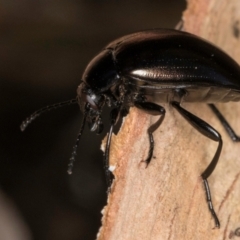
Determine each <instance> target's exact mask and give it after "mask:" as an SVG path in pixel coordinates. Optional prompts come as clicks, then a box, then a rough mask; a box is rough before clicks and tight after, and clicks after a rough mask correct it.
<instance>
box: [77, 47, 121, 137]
mask: <svg viewBox="0 0 240 240" xmlns="http://www.w3.org/2000/svg"><path fill="white" fill-rule="evenodd" d="M118 82H119V75H118V73H117V70H116V66H115V61H114V59H113V55H112V50H111V49H104V50H103V51H101V52H100V53H99V54H98V55H97V56H96V57H94V58H93V59H92V60H91V61H90V63H89V64H88V66H87V67H86V69H85V71H84V73H83V76H82V82H81V84H80V85H79V87H78V89H77V95H78V103H79V105H80V109H81V111H82V112H83V113H86V121H87V122H88V125H89V127H90V130H91V131H97V133H100V132H101V131H102V129H103V123H102V120H101V112H102V108H103V106H104V104H105V103H106V101H108V103H109V104H111V102H110V101H112V99H113V98H114V96H113V93H112V88H114V86H115V85H117V84H118Z"/></svg>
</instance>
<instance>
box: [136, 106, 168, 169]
mask: <svg viewBox="0 0 240 240" xmlns="http://www.w3.org/2000/svg"><path fill="white" fill-rule="evenodd" d="M135 106H136V107H137V108H139V109H141V110H143V111H144V112H147V113H148V114H151V115H154V116H155V115H160V118H159V119H158V120H157V121H156V122H155V123H154V124H152V125H151V126H150V127H149V128H148V130H147V131H148V136H149V150H148V156H147V158H146V160H145V161H144V162H146V164H147V165H146V168H147V167H148V164H149V163H150V162H151V160H152V156H153V150H154V138H153V134H152V133H153V132H154V131H155V130H156V129H158V127H159V126H160V125H161V123H162V121H163V119H164V117H165V109H164V108H163V107H162V106H160V105H158V104H156V103H152V102H136V103H135Z"/></svg>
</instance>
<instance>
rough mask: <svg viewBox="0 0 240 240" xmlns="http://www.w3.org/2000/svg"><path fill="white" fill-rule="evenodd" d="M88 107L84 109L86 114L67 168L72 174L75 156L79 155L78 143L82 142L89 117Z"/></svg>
mask: <svg viewBox="0 0 240 240" xmlns="http://www.w3.org/2000/svg"><path fill="white" fill-rule="evenodd" d="M86 108H87V106H85V111H84V115H83V120H82V124H81V127H80V130H79V133H78V136H77V140H76V142H75V145H74V146H73V151H72V155H71V157H70V159H69V164H68V170H67V172H68V174H69V175H71V174H72V169H73V163H74V161H75V157H76V155H77V148H78V144H79V142H80V139H81V136H82V133H83V130H84V126H85V123H86V119H87V116H88V110H87V109H86Z"/></svg>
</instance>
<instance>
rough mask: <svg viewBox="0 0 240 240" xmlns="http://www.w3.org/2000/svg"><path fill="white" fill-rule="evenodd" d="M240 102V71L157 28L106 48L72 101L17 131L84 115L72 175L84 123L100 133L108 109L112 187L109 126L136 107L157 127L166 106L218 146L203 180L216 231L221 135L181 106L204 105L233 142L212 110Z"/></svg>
mask: <svg viewBox="0 0 240 240" xmlns="http://www.w3.org/2000/svg"><path fill="white" fill-rule="evenodd" d="M153 97H154V98H153ZM153 99H154V102H153ZM239 100H240V67H239V65H238V64H237V63H236V62H235V61H234V60H233V59H232V58H230V57H229V56H228V55H227V54H225V53H224V52H223V51H221V50H220V49H219V48H217V47H215V46H213V45H212V44H210V43H209V42H207V41H205V40H203V39H201V38H199V37H197V36H194V35H192V34H189V33H186V32H182V31H177V30H168V29H156V30H150V31H142V32H138V33H134V34H130V35H127V36H124V37H122V38H119V39H117V40H115V41H113V42H111V43H110V44H108V45H107V46H106V47H105V48H104V49H103V50H102V51H101V52H100V53H99V54H98V55H97V56H96V57H95V58H93V59H92V61H91V62H90V63H89V64H88V66H87V68H86V70H85V71H84V73H83V76H82V80H81V83H80V85H79V86H78V89H77V98H76V99H73V100H70V101H67V102H63V103H59V104H54V105H51V106H47V107H45V108H43V109H40V110H39V111H37V112H35V113H34V114H33V115H31V116H30V117H29V118H28V119H26V120H25V121H24V122H23V123H22V125H21V130H22V131H23V130H24V129H25V128H26V127H27V125H28V124H29V123H30V122H31V121H32V120H34V119H35V118H36V117H37V116H39V115H40V114H41V113H42V112H45V111H46V110H50V109H53V108H57V107H61V106H64V105H67V104H70V103H78V104H79V105H80V109H81V111H82V112H83V121H82V125H81V129H80V132H79V135H78V137H77V141H76V144H75V145H74V149H73V152H72V156H71V158H70V163H69V168H68V173H69V174H71V173H72V167H73V162H74V161H75V155H76V149H77V146H78V143H79V141H80V137H81V135H82V133H83V129H84V126H85V122H86V121H87V122H88V124H89V127H90V130H91V131H96V132H97V133H101V132H102V129H103V123H102V118H101V114H102V110H103V107H104V106H105V105H107V106H108V107H111V108H112V110H111V126H110V130H109V134H108V138H107V144H106V149H105V154H104V161H105V166H104V168H105V172H106V177H107V183H108V187H110V185H111V175H110V171H109V149H110V143H111V136H112V131H113V127H114V125H115V124H116V122H117V121H118V119H119V118H121V117H123V116H125V115H126V114H127V113H128V109H129V108H130V107H137V108H140V109H142V110H143V111H145V112H146V113H148V114H151V115H159V116H160V118H159V121H158V123H159V124H158V126H159V125H160V124H161V122H162V120H163V119H164V116H165V109H164V108H163V107H162V106H160V105H159V103H169V104H171V105H172V106H173V107H174V108H175V109H176V110H177V111H178V112H179V113H180V114H181V115H182V116H183V117H184V118H185V119H186V120H187V121H188V122H189V123H190V124H191V125H192V126H193V127H194V128H195V129H197V130H198V131H199V132H200V133H201V134H203V135H204V136H206V137H208V138H210V139H212V140H214V141H216V142H218V147H217V150H216V153H215V155H214V157H213V159H212V161H211V162H210V164H209V166H208V167H207V168H206V170H205V171H204V172H203V173H202V175H201V176H202V179H203V183H204V187H205V190H206V196H207V202H208V206H209V209H210V211H211V214H212V216H213V218H214V220H215V225H216V227H220V223H219V220H218V218H217V215H216V213H215V211H214V209H213V206H212V201H211V194H210V189H209V185H208V181H207V178H208V177H209V176H210V175H211V173H212V172H213V170H214V169H215V167H216V165H217V162H218V159H219V156H220V153H221V149H222V139H221V135H220V134H219V133H218V132H217V131H216V130H215V129H214V128H213V127H211V126H210V125H209V124H208V123H206V122H205V121H203V120H201V119H200V118H198V117H197V116H195V115H193V114H192V113H190V112H188V111H187V110H186V109H184V108H183V107H181V103H182V102H206V103H208V104H209V106H210V108H211V109H212V110H213V112H214V113H215V114H216V116H217V117H218V118H219V120H220V121H221V123H222V124H223V126H224V128H225V129H226V131H227V132H228V134H229V136H230V137H231V139H232V140H233V141H239V140H240V138H239V137H238V136H237V135H236V134H235V132H234V131H233V129H232V128H231V127H230V125H229V124H228V122H227V121H226V120H225V118H224V117H223V116H222V114H221V113H220V112H219V111H218V109H217V108H216V107H215V106H214V105H213V103H214V102H228V101H239ZM155 130H156V127H153V126H150V127H149V129H148V134H149V142H150V148H149V153H148V157H147V159H146V164H149V163H150V161H151V159H152V154H153V147H154V140H153V135H152V132H153V131H155Z"/></svg>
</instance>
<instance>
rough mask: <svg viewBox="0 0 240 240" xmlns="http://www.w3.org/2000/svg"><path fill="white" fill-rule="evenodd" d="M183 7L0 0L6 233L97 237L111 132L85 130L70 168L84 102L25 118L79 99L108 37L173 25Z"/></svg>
mask: <svg viewBox="0 0 240 240" xmlns="http://www.w3.org/2000/svg"><path fill="white" fill-rule="evenodd" d="M184 8H185V1H184V0H162V1H161V0H148V1H147V0H145V1H137V0H125V1H121V0H115V1H113V0H112V1H110V0H88V1H87V0H85V1H84V0H78V1H77V0H35V1H31V0H21V1H19V0H0V91H1V92H0V104H1V118H0V121H1V122H0V132H1V137H0V140H1V143H0V144H1V145H0V224H1V223H4V227H3V225H2V228H1V225H0V240H18V239H24V240H28V239H36V240H38V239H39V240H45V239H51V240H82V239H84V240H88V239H89V240H93V239H95V238H96V234H97V231H98V228H99V226H100V219H101V214H100V211H101V209H102V208H103V206H104V204H105V201H106V193H105V192H106V185H105V181H104V172H103V168H102V153H101V151H100V150H99V146H100V142H101V139H102V138H103V137H104V134H103V135H100V136H96V135H95V133H90V132H89V131H88V129H86V130H85V132H84V136H83V138H82V141H81V143H80V147H79V149H78V157H77V161H76V163H75V167H74V170H73V175H71V176H69V175H67V172H66V171H67V164H68V160H69V157H70V155H71V151H72V147H73V144H74V142H75V139H76V136H77V133H78V130H79V127H80V122H81V113H80V111H79V107H78V106H77V105H72V106H69V107H63V108H61V109H58V110H54V111H53V112H51V113H50V112H49V113H46V114H43V115H42V116H41V117H40V118H38V119H37V120H36V121H35V122H33V123H32V124H31V125H30V126H29V127H28V128H27V129H26V131H25V132H24V133H22V132H20V129H19V125H20V123H21V122H22V120H24V119H25V118H26V117H27V116H29V115H30V114H31V113H32V112H34V111H35V110H37V109H38V108H41V107H44V106H46V105H49V104H52V103H55V102H61V101H65V100H69V99H72V98H75V96H76V88H77V86H78V84H79V82H80V79H81V75H82V72H83V70H84V68H85V67H86V64H87V63H88V62H89V61H90V60H91V58H92V57H93V56H94V55H95V54H96V53H97V52H98V51H99V50H101V48H103V47H104V46H105V45H106V44H107V43H108V42H109V41H111V40H114V39H115V38H117V37H120V36H122V35H126V34H128V33H131V32H134V31H138V30H144V29H150V28H159V27H164V28H173V27H174V26H175V25H176V24H177V22H178V21H179V20H180V17H181V12H182V11H183V10H184ZM1 209H2V210H1ZM2 212H5V214H6V215H4V214H1V213H2ZM8 213H9V216H11V218H8V217H9V216H8ZM6 216H8V217H6ZM1 218H2V219H1ZM14 218H18V221H17V223H16V224H14V221H15V220H14ZM8 219H10V222H8ZM23 223H24V224H25V225H22V224H23ZM22 227H23V229H22ZM3 229H4V231H3ZM24 229H25V230H24ZM17 231H19V232H21V231H23V232H22V233H18V234H17V237H6V236H8V233H9V236H10V235H11V233H13V232H17ZM24 231H25V232H24ZM4 234H5V235H4ZM22 234H23V235H24V234H25V237H23V238H21V237H20V236H21V235H22ZM28 235H30V236H31V237H30V238H28V237H27V236H28Z"/></svg>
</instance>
